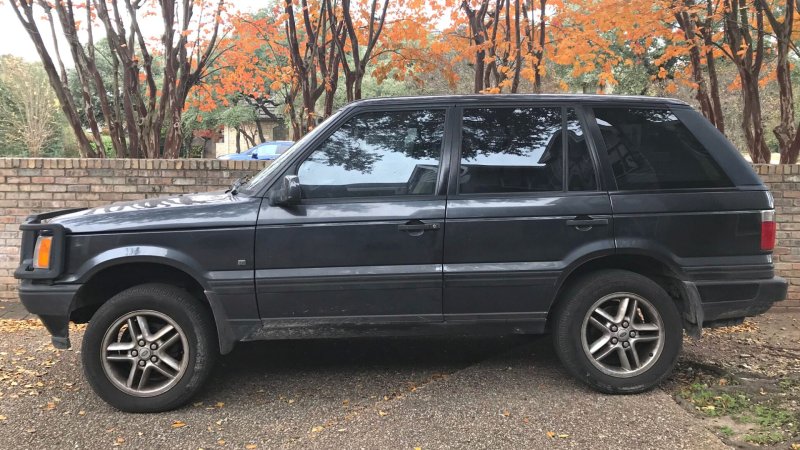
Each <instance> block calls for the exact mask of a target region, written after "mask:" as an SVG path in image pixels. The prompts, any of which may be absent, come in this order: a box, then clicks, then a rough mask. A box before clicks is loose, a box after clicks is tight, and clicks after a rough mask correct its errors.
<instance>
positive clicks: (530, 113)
mask: <svg viewBox="0 0 800 450" xmlns="http://www.w3.org/2000/svg"><path fill="white" fill-rule="evenodd" d="M461 129H462V136H461V145H460V147H461V152H460V153H461V154H460V156H459V155H454V158H453V161H451V164H452V165H453V167H458V168H459V170H458V171H453V175H452V176H451V178H450V196H449V197H448V204H447V219H446V221H447V224H446V226H447V233H446V234H445V243H444V250H445V256H444V276H445V294H444V295H445V297H444V315H445V320H446V321H448V322H456V321H493V320H499V321H506V322H508V321H519V322H520V323H521V324H522V323H527V324H529V325H532V326H533V327H534V330H538V329H539V327H541V326H543V324H544V322H545V320H546V317H547V312H548V310H549V309H550V304H551V302H552V300H553V296H554V294H555V291H556V286H557V281H558V279H559V277H560V276H561V275H562V273H563V272H564V270H565V269H566V268H567V267H569V266H570V265H572V264H573V263H575V262H577V261H578V260H580V259H583V258H588V257H591V256H597V255H600V254H607V253H611V252H613V249H614V242H613V229H612V218H611V204H610V201H609V197H608V194H607V193H606V192H604V191H603V190H601V187H600V184H599V183H598V175H597V169H596V167H597V166H596V164H595V161H596V158H595V157H594V156H593V152H591V151H590V146H589V142H588V141H587V139H586V134H585V133H584V132H583V130H584V129H585V126H584V125H583V123H582V121H581V120H579V117H578V114H577V112H576V110H575V109H573V108H568V107H564V106H559V105H552V106H547V105H542V106H536V105H527V106H525V105H520V106H511V107H509V106H498V107H484V106H480V107H474V108H470V107H464V108H463V114H462V127H461Z"/></svg>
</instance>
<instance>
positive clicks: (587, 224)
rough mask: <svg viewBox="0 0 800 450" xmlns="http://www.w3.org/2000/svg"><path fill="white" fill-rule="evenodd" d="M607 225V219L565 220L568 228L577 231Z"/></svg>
mask: <svg viewBox="0 0 800 450" xmlns="http://www.w3.org/2000/svg"><path fill="white" fill-rule="evenodd" d="M605 225H608V219H594V218H591V217H586V218H583V217H581V218H578V217H576V218H574V219H567V226H568V227H575V228H577V229H579V230H582V231H585V230H590V229H591V228H592V227H598V226H605Z"/></svg>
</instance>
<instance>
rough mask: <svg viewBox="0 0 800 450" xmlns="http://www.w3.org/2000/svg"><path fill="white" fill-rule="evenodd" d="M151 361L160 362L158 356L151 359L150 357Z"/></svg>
mask: <svg viewBox="0 0 800 450" xmlns="http://www.w3.org/2000/svg"><path fill="white" fill-rule="evenodd" d="M150 361H152V362H158V356H151V357H150Z"/></svg>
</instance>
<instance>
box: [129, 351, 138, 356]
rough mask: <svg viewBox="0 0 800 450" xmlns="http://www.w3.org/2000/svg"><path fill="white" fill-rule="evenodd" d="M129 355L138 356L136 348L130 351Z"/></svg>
mask: <svg viewBox="0 0 800 450" xmlns="http://www.w3.org/2000/svg"><path fill="white" fill-rule="evenodd" d="M131 356H139V352H137V351H136V350H133V351H131Z"/></svg>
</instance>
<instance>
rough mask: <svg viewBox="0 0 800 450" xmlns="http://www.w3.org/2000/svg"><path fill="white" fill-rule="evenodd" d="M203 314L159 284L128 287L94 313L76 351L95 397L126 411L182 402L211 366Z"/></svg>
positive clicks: (209, 329) (212, 351) (212, 347)
mask: <svg viewBox="0 0 800 450" xmlns="http://www.w3.org/2000/svg"><path fill="white" fill-rule="evenodd" d="M216 355H217V349H216V339H215V337H214V333H213V323H212V321H211V317H210V314H209V313H208V311H207V310H206V309H205V308H204V307H203V305H201V304H200V303H199V302H198V301H197V300H196V299H194V298H192V297H191V296H190V295H189V293H188V292H186V291H184V290H182V289H179V288H177V287H174V286H170V285H164V284H145V285H140V286H134V287H132V288H130V289H127V290H125V291H123V292H120V293H119V294H117V295H115V296H114V297H113V298H111V299H110V300H109V301H108V302H106V303H105V304H104V305H103V306H101V307H100V309H98V310H97V313H95V315H94V317H92V320H91V321H90V323H89V326H88V327H87V329H86V333H85V335H84V338H83V344H82V358H83V367H84V372H85V373H86V377H87V379H88V381H89V384H91V386H92V388H93V389H94V390H95V392H96V393H97V394H98V395H99V396H100V397H101V398H102V399H103V400H105V401H106V402H108V403H109V404H111V405H112V406H114V407H116V408H118V409H121V410H123V411H128V412H157V411H166V410H169V409H173V408H176V407H178V406H181V405H182V404H184V403H186V402H187V401H188V400H189V399H190V398H191V397H192V396H193V395H194V394H195V393H196V392H197V391H198V390H199V389H200V387H201V386H202V383H203V381H205V379H206V378H207V377H208V374H209V373H210V371H211V368H212V366H213V362H214V360H215V359H216Z"/></svg>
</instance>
